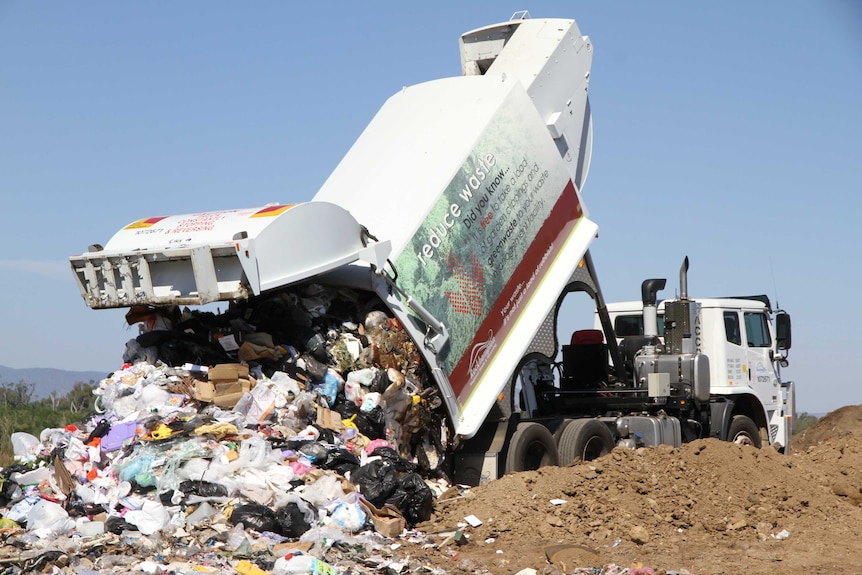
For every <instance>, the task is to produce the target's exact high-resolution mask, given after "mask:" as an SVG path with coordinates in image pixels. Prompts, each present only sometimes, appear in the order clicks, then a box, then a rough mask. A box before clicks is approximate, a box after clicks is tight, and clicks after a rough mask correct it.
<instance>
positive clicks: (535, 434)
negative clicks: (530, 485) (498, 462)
mask: <svg viewBox="0 0 862 575" xmlns="http://www.w3.org/2000/svg"><path fill="white" fill-rule="evenodd" d="M559 464H560V457H559V455H558V454H557V446H556V444H555V443H554V436H553V435H551V432H550V431H548V428H547V427H545V426H544V425H541V424H539V423H533V422H526V423H519V424H518V427H517V429H516V430H515V433H514V434H512V441H511V442H510V443H509V452H508V454H507V455H506V473H507V474H508V473H513V472H516V471H530V470H534V469H538V468H540V467H546V466H548V465H559Z"/></svg>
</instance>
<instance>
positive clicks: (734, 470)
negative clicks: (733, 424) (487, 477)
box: [404, 412, 862, 575]
mask: <svg viewBox="0 0 862 575" xmlns="http://www.w3.org/2000/svg"><path fill="white" fill-rule="evenodd" d="M836 413H837V412H836ZM856 425H858V423H857V424H856ZM831 437H832V439H831V440H830V441H828V442H826V443H823V444H820V445H813V446H812V447H811V448H810V449H808V450H807V451H805V452H802V453H796V454H792V455H790V456H784V455H781V454H779V453H777V452H776V451H775V450H774V449H772V448H765V449H762V450H758V449H755V448H752V447H748V446H739V445H735V444H730V443H726V442H720V441H718V440H701V441H696V442H694V443H691V444H687V445H684V446H682V447H681V448H678V449H674V448H671V447H667V446H662V447H656V448H647V449H638V450H636V451H634V450H624V449H616V450H614V451H613V452H611V453H610V454H609V455H607V456H605V457H603V458H600V459H598V460H595V461H592V462H589V463H577V464H573V465H572V466H569V467H548V468H543V469H540V470H538V471H530V472H523V473H517V474H512V475H509V476H506V477H504V478H502V479H500V480H497V481H494V482H492V483H489V484H486V485H483V486H480V487H477V488H473V489H470V490H469V491H467V492H465V493H463V494H462V495H461V496H459V497H456V498H453V499H451V500H449V501H441V502H438V504H437V505H436V510H435V515H434V517H432V519H431V521H429V522H427V523H426V524H423V525H420V526H419V529H421V530H422V531H424V532H425V533H426V534H434V536H433V537H432V540H425V541H421V542H418V543H416V544H415V545H411V546H409V548H408V549H405V550H404V551H406V552H407V553H409V554H410V555H412V556H413V557H415V558H416V559H420V557H421V560H422V561H430V562H431V563H433V564H434V565H435V566H437V567H440V568H442V569H444V570H445V571H446V572H448V573H495V574H496V573H515V572H517V571H519V570H521V569H524V568H533V569H537V570H538V572H539V573H542V571H543V569H545V570H546V571H547V572H549V573H553V572H559V573H572V572H574V570H575V569H576V568H579V567H582V568H584V567H592V568H599V567H603V566H604V567H607V566H608V565H615V566H617V567H618V568H623V567H626V568H629V572H637V570H636V567H638V566H645V567H652V568H656V569H658V570H667V571H677V572H682V573H684V572H685V571H688V572H689V573H697V574H698V575H704V574H710V573H731V572H745V573H747V575H759V574H767V573H769V574H773V573H778V572H791V571H793V572H797V571H798V572H805V573H837V572H842V573H847V572H860V569H862V556H860V555H859V553H858V549H857V548H856V546H855V545H853V544H851V543H850V542H852V541H855V540H856V537H857V536H858V533H859V531H860V530H862V507H860V505H862V436H859V435H854V434H841V435H837V434H833V435H832V436H831ZM468 516H474V517H475V518H477V519H478V520H479V521H481V525H477V526H470V525H469V524H468V523H467V522H466V521H465V517H468ZM456 529H461V530H462V532H463V536H461V537H460V542H461V544H460V545H459V544H458V539H459V536H458V534H457V533H456V534H454V537H453V536H452V535H453V531H455V530H456ZM555 570H556V571H555ZM618 572H619V571H618ZM642 572H643V573H648V572H649V571H648V570H643V571H642ZM658 572H661V571H658Z"/></svg>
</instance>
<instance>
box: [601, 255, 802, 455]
mask: <svg viewBox="0 0 862 575" xmlns="http://www.w3.org/2000/svg"><path fill="white" fill-rule="evenodd" d="M684 267H685V268H686V269H687V261H686V264H685V266H684ZM685 299H687V298H685ZM678 301H679V300H660V301H656V306H655V325H656V336H657V339H658V340H659V343H660V347H661V346H663V347H664V350H665V351H666V352H667V351H671V350H670V349H669V347H670V344H669V342H667V341H666V338H665V334H666V327H667V326H668V322H669V321H670V320H669V318H668V317H667V316H666V309H667V308H668V304H671V303H673V302H678ZM688 301H689V302H690V308H691V336H692V337H691V345H692V347H693V353H695V354H702V355H704V356H705V357H707V358H708V372H709V377H708V381H709V385H708V393H709V402H710V405H711V406H712V412H713V413H712V415H713V417H712V423H711V427H712V431H711V434H712V435H714V436H716V437H720V438H722V439H729V440H731V441H739V440H743V441H752V438H750V437H748V436H747V434H744V433H743V434H741V435H740V433H739V431H738V429H741V428H745V427H750V425H748V424H747V422H744V423H746V425H742V424H741V423H738V424H737V425H736V426H733V427H734V429H733V433H731V427H732V425H731V424H732V421H733V418H734V417H737V416H745V417H746V418H748V419H750V420H751V421H752V422H753V423H754V425H755V427H756V429H757V433H758V435H759V436H760V438H761V439H762V441H764V442H767V441H768V442H769V443H774V444H778V446H779V448H780V449H782V450H787V448H788V446H789V444H790V435H791V429H792V427H791V423H792V416H793V413H794V411H795V406H794V393H793V384H792V382H784V381H782V380H781V367H783V366H786V365H787V355H786V352H787V350H789V348H790V344H791V341H790V317H789V315H787V313H786V312H784V311H782V310H773V309H772V306H771V303H770V301H769V298H768V297H767V296H766V295H757V296H748V297H725V298H694V299H691V300H688ZM644 309H645V306H644V304H643V303H642V302H638V301H627V302H615V303H609V304H607V310H608V314H609V317H610V320H611V322H612V324H613V328H614V333H615V336H616V339H617V343H618V345H620V346H621V347H622V348H623V349H626V348H627V347H628V346H627V345H626V342H627V341H630V340H639V339H640V338H643V337H644V334H645V331H644V330H645V327H644ZM647 317H649V313H647ZM596 327H601V324H600V320H599V318H598V317H597V318H596ZM647 329H649V328H647ZM686 351H688V350H686ZM626 359H627V360H628V361H631V360H632V359H633V358H626ZM755 443H757V444H758V445H760V442H758V441H755Z"/></svg>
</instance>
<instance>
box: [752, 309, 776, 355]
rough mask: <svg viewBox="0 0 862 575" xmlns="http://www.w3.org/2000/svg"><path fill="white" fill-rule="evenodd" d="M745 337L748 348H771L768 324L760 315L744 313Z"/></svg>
mask: <svg viewBox="0 0 862 575" xmlns="http://www.w3.org/2000/svg"><path fill="white" fill-rule="evenodd" d="M745 337H746V339H747V340H748V347H772V337H771V336H770V335H769V324H768V322H767V320H766V316H765V315H764V314H762V313H754V312H746V313H745Z"/></svg>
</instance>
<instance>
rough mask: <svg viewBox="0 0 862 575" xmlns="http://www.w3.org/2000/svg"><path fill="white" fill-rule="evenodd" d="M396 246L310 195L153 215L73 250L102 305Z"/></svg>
mask: <svg viewBox="0 0 862 575" xmlns="http://www.w3.org/2000/svg"><path fill="white" fill-rule="evenodd" d="M389 249H390V246H389V242H380V243H376V242H369V239H368V236H367V233H366V231H365V229H364V228H363V227H362V226H361V225H360V224H359V223H358V222H357V221H356V220H355V219H354V218H353V216H351V215H350V213H349V212H347V211H346V210H345V209H343V208H341V207H339V206H337V205H334V204H331V203H327V202H308V203H301V204H288V205H282V204H275V205H268V206H263V207H257V208H248V209H237V210H224V211H216V212H201V213H194V214H185V215H176V216H166V217H155V218H145V219H141V220H137V221H135V222H132V223H130V224H129V225H127V226H125V227H124V228H123V229H121V230H120V231H118V232H117V233H116V234H115V235H114V236H113V237H112V238H111V239H110V241H109V242H108V243H107V244H106V245H105V246H104V247H101V246H98V245H94V246H91V247H90V251H89V252H87V253H84V254H81V255H77V256H72V257H71V258H69V259H70V264H71V266H72V271H73V273H74V275H75V279H76V280H77V282H78V287H79V289H80V292H81V296H82V297H83V298H84V301H85V302H86V303H87V305H88V306H89V307H91V308H93V309H101V308H117V307H130V306H133V305H144V304H150V305H202V304H207V303H211V302H215V301H228V300H234V299H242V298H247V297H250V296H251V295H259V294H260V293H261V292H264V291H267V290H270V289H274V288H277V287H281V286H285V285H288V284H290V283H293V282H295V281H299V280H302V279H306V278H308V277H311V276H313V275H316V274H319V273H324V272H326V271H329V270H332V269H335V268H337V267H339V266H342V265H345V264H348V263H351V262H355V261H357V260H361V261H365V262H368V263H370V264H373V265H376V266H378V267H382V266H383V264H384V263H385V261H386V257H387V256H388V253H389Z"/></svg>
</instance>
